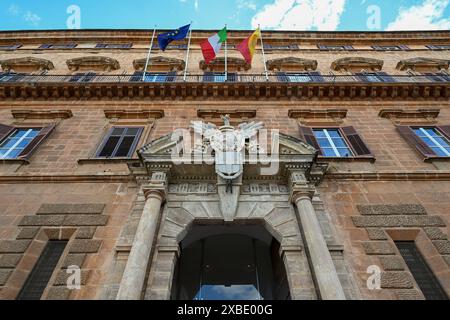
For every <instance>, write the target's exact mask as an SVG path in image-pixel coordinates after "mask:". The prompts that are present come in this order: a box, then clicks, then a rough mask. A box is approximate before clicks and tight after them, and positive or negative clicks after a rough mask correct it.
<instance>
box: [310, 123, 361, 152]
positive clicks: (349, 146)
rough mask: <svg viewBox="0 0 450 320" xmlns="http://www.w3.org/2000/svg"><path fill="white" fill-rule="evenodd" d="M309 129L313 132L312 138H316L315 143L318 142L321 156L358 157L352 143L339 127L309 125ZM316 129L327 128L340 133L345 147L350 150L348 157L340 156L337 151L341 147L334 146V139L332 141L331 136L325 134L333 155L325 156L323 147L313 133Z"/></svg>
mask: <svg viewBox="0 0 450 320" xmlns="http://www.w3.org/2000/svg"><path fill="white" fill-rule="evenodd" d="M311 129H312V131H313V133H314V138H315V139H316V141H317V144H318V146H319V148H320V151H321V153H322V155H321V157H323V158H326V159H354V158H357V157H358V156H357V153H356V151H355V150H353V147H352V144H351V143H350V142H349V141H348V139H347V136H346V134H344V132H343V131H342V129H341V127H311ZM316 130H327V131H328V130H337V131H338V133H339V135H340V137H341V139H342V140H343V141H344V142H345V144H346V146H347V149H348V150H349V151H350V152H351V155H350V156H349V157H344V156H341V155H340V153H339V149H342V148H338V147H336V146H335V145H334V141H332V138H331V137H330V136H329V135H328V136H327V140H328V142H329V143H330V145H331V146H332V149H333V151H334V153H335V155H334V156H326V155H325V152H324V151H323V147H322V146H321V145H320V143H319V138H317V136H316V135H315V131H316ZM333 146H334V147H333ZM336 151H338V152H337V153H338V154H339V156H337V155H336Z"/></svg>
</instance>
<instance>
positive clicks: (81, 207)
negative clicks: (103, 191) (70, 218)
mask: <svg viewBox="0 0 450 320" xmlns="http://www.w3.org/2000/svg"><path fill="white" fill-rule="evenodd" d="M104 209H105V205H104V204H43V205H41V207H40V208H39V210H38V211H37V213H36V214H38V215H49V214H53V215H60V214H101V213H102V212H103V210H104Z"/></svg>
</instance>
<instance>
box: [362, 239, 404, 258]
mask: <svg viewBox="0 0 450 320" xmlns="http://www.w3.org/2000/svg"><path fill="white" fill-rule="evenodd" d="M362 245H363V248H364V251H365V252H366V254H368V255H395V253H396V252H395V250H394V248H393V246H392V245H391V243H390V242H388V241H370V242H363V243H362Z"/></svg>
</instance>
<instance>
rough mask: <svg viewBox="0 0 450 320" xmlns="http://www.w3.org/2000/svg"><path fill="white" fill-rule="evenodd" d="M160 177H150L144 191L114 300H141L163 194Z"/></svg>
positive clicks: (162, 177) (163, 177) (154, 175)
mask: <svg viewBox="0 0 450 320" xmlns="http://www.w3.org/2000/svg"><path fill="white" fill-rule="evenodd" d="M162 175H163V176H162ZM162 175H161V173H159V175H158V174H153V176H152V181H151V183H150V185H148V186H146V187H145V188H143V189H144V195H145V198H146V201H145V205H144V209H143V211H142V216H141V220H140V221H139V225H138V228H137V230H136V235H135V237H134V241H133V246H132V248H131V251H130V255H129V257H128V261H127V265H126V267H125V271H124V273H123V276H122V281H121V283H120V288H119V292H118V294H117V298H116V299H117V300H140V299H141V297H142V290H143V287H144V281H145V277H146V274H147V269H148V263H149V260H150V254H151V251H152V248H153V242H154V239H155V234H156V228H157V226H158V222H159V218H160V212H161V205H162V203H163V201H164V198H165V194H166V192H165V174H164V173H162Z"/></svg>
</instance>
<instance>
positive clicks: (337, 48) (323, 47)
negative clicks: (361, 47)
mask: <svg viewBox="0 0 450 320" xmlns="http://www.w3.org/2000/svg"><path fill="white" fill-rule="evenodd" d="M317 47H318V48H319V49H320V50H329V51H346V50H347V51H352V50H355V48H353V46H324V45H318V46H317Z"/></svg>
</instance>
